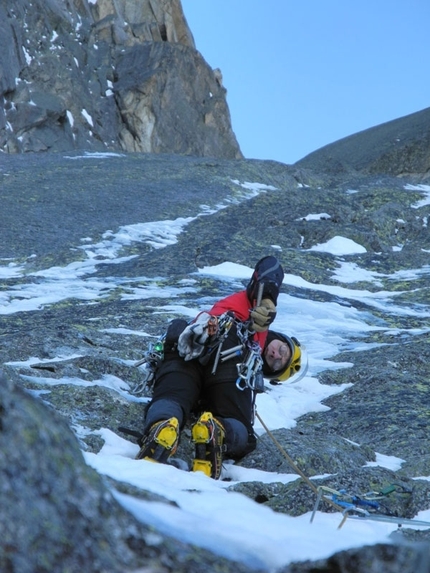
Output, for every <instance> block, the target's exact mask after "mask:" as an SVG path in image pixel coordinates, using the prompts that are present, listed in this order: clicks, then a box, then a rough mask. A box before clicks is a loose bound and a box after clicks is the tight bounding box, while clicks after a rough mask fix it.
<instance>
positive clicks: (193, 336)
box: [178, 312, 218, 360]
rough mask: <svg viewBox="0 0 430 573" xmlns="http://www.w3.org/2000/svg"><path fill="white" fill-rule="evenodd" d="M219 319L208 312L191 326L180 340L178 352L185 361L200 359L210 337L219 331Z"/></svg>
mask: <svg viewBox="0 0 430 573" xmlns="http://www.w3.org/2000/svg"><path fill="white" fill-rule="evenodd" d="M217 325H218V319H217V318H216V316H211V315H210V314H208V313H207V312H202V313H201V314H199V315H198V317H197V318H196V320H195V321H194V322H193V323H191V324H189V325H188V326H187V328H186V329H185V330H184V331H183V332H182V334H181V335H180V336H179V339H178V352H179V355H180V356H182V357H183V358H184V360H192V359H193V358H198V357H199V356H201V354H202V353H203V350H204V349H205V344H206V342H207V341H208V340H209V338H210V337H212V336H215V335H216V333H217V330H218V326H217Z"/></svg>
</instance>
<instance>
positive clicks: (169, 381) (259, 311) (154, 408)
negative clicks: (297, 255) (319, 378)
mask: <svg viewBox="0 0 430 573" xmlns="http://www.w3.org/2000/svg"><path fill="white" fill-rule="evenodd" d="M283 277H284V272H283V269H282V266H281V265H280V263H279V262H278V260H277V259H276V258H275V257H272V256H268V257H264V258H263V259H261V260H260V261H259V262H258V263H257V265H256V266H255V270H254V272H253V275H252V278H251V280H250V282H249V283H248V285H247V287H246V289H245V290H242V291H240V292H237V293H235V294H233V295H230V296H228V297H226V298H224V299H222V300H220V301H219V302H217V303H215V305H214V306H213V307H212V308H211V310H209V311H208V312H202V313H200V314H199V315H198V316H197V317H196V318H195V319H194V321H192V322H191V323H190V324H187V323H186V321H183V320H182V319H176V320H174V321H172V323H171V326H170V327H169V329H168V331H167V334H166V338H165V341H164V359H163V361H162V363H161V365H160V366H159V367H158V370H157V372H156V375H155V382H154V389H153V397H152V400H151V402H150V404H149V407H148V410H147V412H146V417H145V425H144V431H143V437H142V438H141V440H140V446H141V448H140V451H139V453H138V455H137V459H151V460H155V461H159V462H162V463H167V461H168V459H169V458H170V457H171V456H172V455H173V454H174V453H175V452H176V450H177V447H178V443H179V436H180V431H181V430H182V429H183V427H184V425H185V423H186V421H187V420H188V419H189V417H190V414H191V413H192V412H198V413H199V414H201V415H200V417H199V418H198V420H197V422H196V423H195V424H194V425H193V426H192V430H191V431H192V440H193V442H194V443H195V459H194V460H193V467H192V469H193V471H203V472H204V473H205V474H206V475H208V476H210V477H212V478H215V479H218V478H219V477H220V474H221V469H222V460H223V457H226V458H229V459H233V460H238V459H240V458H242V457H243V456H245V455H246V454H247V453H249V452H251V451H253V450H254V449H255V447H256V437H255V435H254V432H253V414H254V405H255V396H256V394H257V393H258V392H261V391H263V385H264V383H263V377H265V378H268V379H269V380H271V382H272V383H277V382H279V381H285V380H287V379H288V378H290V377H291V376H293V375H294V374H296V373H297V372H298V371H299V370H300V368H301V349H300V344H299V342H298V341H297V340H296V339H295V338H294V337H291V338H290V337H288V336H285V335H283V334H281V333H278V332H275V331H271V330H269V326H270V325H271V324H272V322H273V320H274V319H275V316H276V303H277V299H278V294H279V289H280V287H281V284H282V280H283Z"/></svg>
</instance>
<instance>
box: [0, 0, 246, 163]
mask: <svg viewBox="0 0 430 573" xmlns="http://www.w3.org/2000/svg"><path fill="white" fill-rule="evenodd" d="M0 20H1V23H0V32H1V33H0V54H1V55H0V95H2V104H1V105H0V149H1V150H2V151H4V152H7V153H20V152H40V151H65V150H75V149H86V150H93V151H101V150H103V151H107V150H110V151H139V152H152V153H167V152H168V153H180V154H193V155H197V156H214V157H227V158H240V157H242V154H241V151H240V148H239V145H238V143H237V141H236V138H235V135H234V133H233V131H232V127H231V120H230V113H229V110H228V106H227V102H226V90H225V88H224V87H222V85H221V83H220V74H219V71H216V72H215V71H214V70H212V69H211V68H210V67H209V66H208V65H207V63H206V62H205V61H204V59H203V58H202V56H201V55H200V54H199V53H198V52H197V50H196V49H195V44H194V39H193V36H192V33H191V31H190V29H189V27H188V24H187V22H186V20H185V17H184V14H183V12H182V6H181V4H180V2H179V0H174V1H173V2H172V1H167V0H144V1H142V2H139V3H130V2H126V1H125V0H120V1H115V2H112V1H111V0H100V1H99V2H97V3H93V2H87V0H74V1H71V2H68V1H66V0H50V1H49V2H46V1H45V0H36V1H35V2H30V1H29V0H13V1H10V0H7V1H6V2H3V4H2V6H1V7H0ZM190 80H191V81H190Z"/></svg>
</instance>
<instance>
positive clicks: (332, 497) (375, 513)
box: [311, 484, 430, 529]
mask: <svg viewBox="0 0 430 573" xmlns="http://www.w3.org/2000/svg"><path fill="white" fill-rule="evenodd" d="M397 487H398V486H397V485H396V484H392V485H391V486H389V487H388V488H385V489H384V490H382V491H380V492H375V491H370V492H367V493H365V494H363V495H360V496H357V495H349V494H347V493H346V491H345V490H340V491H337V490H335V489H332V488H330V487H326V486H319V487H318V488H317V489H318V495H317V499H316V502H315V506H314V509H313V511H312V515H311V523H312V522H313V520H314V517H315V513H316V512H317V510H318V507H319V505H320V503H321V501H322V500H324V501H329V502H330V503H335V504H336V505H337V506H340V507H341V508H344V509H343V511H342V515H343V518H342V521H341V522H340V524H339V527H338V529H340V528H341V527H342V526H343V524H344V523H345V521H346V520H347V519H348V518H349V519H368V520H371V521H382V522H387V523H394V524H397V526H398V527H401V526H402V525H408V526H411V527H430V522H428V521H421V520H418V519H409V518H406V517H399V516H397V515H394V514H392V513H391V512H390V511H389V510H387V509H386V508H385V507H384V506H383V504H381V503H380V501H379V500H381V499H384V498H385V497H386V496H387V495H388V494H390V493H392V492H393V491H396V488H397ZM403 489H404V488H403ZM405 491H406V490H405ZM406 493H411V492H410V491H406ZM381 511H385V512H386V513H381Z"/></svg>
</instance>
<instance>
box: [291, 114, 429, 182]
mask: <svg viewBox="0 0 430 573" xmlns="http://www.w3.org/2000/svg"><path fill="white" fill-rule="evenodd" d="M296 165H297V166H298V167H302V168H307V169H313V170H315V171H320V172H325V173H333V174H335V173H339V174H340V173H346V172H347V171H348V170H351V169H354V170H357V171H360V172H365V173H375V174H376V173H385V174H389V175H411V174H428V173H429V172H430V108H426V109H423V110H422V111H419V112H417V113H413V114H410V115H407V116H405V117H401V118H399V119H395V120H393V121H389V122H387V123H383V124H381V125H377V126H375V127H371V128H370V129H366V130H364V131H360V132H359V133H355V134H354V135H350V136H349V137H345V138H343V139H340V140H339V141H335V142H334V143H331V144H329V145H326V146H324V147H322V148H321V149H318V150H316V151H314V152H313V153H310V154H309V155H307V156H306V157H304V158H303V159H301V160H300V161H298V162H297V163H296Z"/></svg>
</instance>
